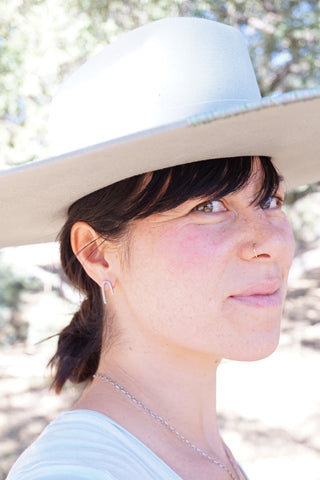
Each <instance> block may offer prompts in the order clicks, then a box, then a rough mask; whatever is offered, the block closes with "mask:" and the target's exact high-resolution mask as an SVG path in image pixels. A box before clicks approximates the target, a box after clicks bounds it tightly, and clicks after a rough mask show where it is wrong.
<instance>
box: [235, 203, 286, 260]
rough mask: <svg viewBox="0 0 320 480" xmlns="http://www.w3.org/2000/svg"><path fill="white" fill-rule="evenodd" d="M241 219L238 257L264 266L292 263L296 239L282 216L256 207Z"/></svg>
mask: <svg viewBox="0 0 320 480" xmlns="http://www.w3.org/2000/svg"><path fill="white" fill-rule="evenodd" d="M239 220H240V223H241V225H239V231H240V232H241V233H240V236H239V255H240V256H241V258H242V259H244V260H247V261H255V262H265V263H267V262H274V261H276V260H282V259H283V260H287V261H288V262H290V263H291V261H292V258H293V254H294V240H293V234H292V230H291V227H290V224H289V222H288V220H287V218H286V217H285V215H284V214H283V213H281V214H275V215H274V214H273V213H270V212H268V211H265V210H262V209H257V208H255V209H253V211H252V212H250V214H246V215H244V216H242V218H241V219H239Z"/></svg>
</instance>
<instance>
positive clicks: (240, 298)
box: [229, 279, 282, 308]
mask: <svg viewBox="0 0 320 480" xmlns="http://www.w3.org/2000/svg"><path fill="white" fill-rule="evenodd" d="M229 298H230V299H231V300H233V301H235V302H238V303H242V304H244V305H248V306H252V307H260V308H273V307H279V306H281V304H282V296H281V281H280V280H278V279H272V280H267V281H264V282H262V283H256V284H254V285H251V286H249V287H247V288H245V289H244V290H242V291H241V292H240V293H237V294H235V295H230V297H229Z"/></svg>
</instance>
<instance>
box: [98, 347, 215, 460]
mask: <svg viewBox="0 0 320 480" xmlns="http://www.w3.org/2000/svg"><path fill="white" fill-rule="evenodd" d="M218 363H219V362H218V361H215V360H214V359H213V358H212V357H209V356H207V355H200V354H197V353H194V352H193V353H192V354H191V353H190V352H185V351H183V350H182V349H181V350H179V349H175V350H174V352H172V351H170V349H169V348H168V347H167V346H166V345H162V346H159V343H158V344H157V345H150V343H149V345H148V348H146V347H145V344H144V345H143V348H141V349H139V348H138V345H135V346H134V347H133V346H132V345H130V348H127V349H126V348H124V346H123V344H122V345H121V346H120V344H118V345H117V346H114V347H113V348H112V349H111V350H110V351H108V353H107V354H105V355H102V357H101V362H100V366H99V368H98V372H99V373H101V374H103V375H107V376H108V377H111V378H112V379H113V380H114V381H116V382H117V383H119V384H120V385H122V386H123V387H124V388H125V389H126V390H127V391H128V392H130V394H132V395H134V396H135V397H136V398H137V399H138V400H139V401H141V402H142V403H143V404H144V405H145V406H146V407H148V408H150V409H151V410H152V411H154V412H155V413H156V414H157V415H159V416H161V417H163V418H164V419H165V420H167V421H168V422H169V424H173V425H174V426H175V428H176V429H177V430H178V431H179V432H180V433H181V434H183V435H184V436H185V437H187V438H188V439H189V440H190V441H192V442H193V443H195V444H196V445H197V446H199V447H200V448H203V449H205V450H207V451H210V450H217V448H218V449H219V450H220V451H221V450H222V446H221V441H220V436H219V431H218V425H217V415H216V371H217V366H218ZM146 366H147V367H146ZM110 387H111V388H112V386H111V385H109V386H106V385H104V382H103V381H101V379H97V381H95V382H93V385H92V388H93V389H95V390H96V391H97V392H98V391H99V389H105V388H110ZM114 393H115V394H116V395H117V396H118V397H119V396H121V395H122V397H123V394H121V392H119V391H117V392H114ZM123 401H125V402H128V401H129V402H130V400H129V399H128V398H127V399H124V398H123ZM137 413H138V412H137Z"/></svg>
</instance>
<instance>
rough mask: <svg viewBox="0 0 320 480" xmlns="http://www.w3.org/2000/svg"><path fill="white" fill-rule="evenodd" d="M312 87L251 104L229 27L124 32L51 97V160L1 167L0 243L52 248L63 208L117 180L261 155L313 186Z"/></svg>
mask: <svg viewBox="0 0 320 480" xmlns="http://www.w3.org/2000/svg"><path fill="white" fill-rule="evenodd" d="M319 131H320V88H316V89H312V90H307V91H306V90H304V91H300V92H292V93H289V94H284V95H280V96H277V97H269V98H264V99H261V96H260V92H259V88H258V86H257V82H256V78H255V75H254V72H253V68H252V65H251V62H250V58H249V55H248V51H247V47H246V44H245V40H244V38H243V37H242V35H241V34H240V33H239V31H238V30H236V29H234V28H231V27H229V26H226V25H223V24H220V23H217V22H213V21H210V20H204V19H199V18H185V17H180V18H169V19H163V20H159V21H157V22H153V23H150V24H148V25H145V26H143V27H141V28H138V29H136V30H133V31H132V32H129V33H127V34H125V35H123V36H122V37H120V38H119V39H118V40H117V41H116V42H114V43H113V44H111V45H109V46H107V47H106V48H105V49H104V50H103V51H102V52H101V53H100V54H98V55H96V56H95V57H93V58H92V59H91V60H89V61H88V62H87V63H86V64H85V65H83V66H82V67H81V68H80V69H79V70H77V71H76V72H75V73H74V74H73V75H72V76H71V78H69V79H68V80H67V81H66V82H65V83H64V84H63V85H62V87H61V88H60V90H59V91H58V93H57V95H56V98H55V99H54V101H53V106H52V118H51V140H52V145H53V156H52V157H51V158H49V159H46V160H42V161H40V162H35V163H30V164H27V165H24V166H22V167H18V168H15V169H11V170H6V171H4V172H1V175H0V218H1V231H0V247H3V246H9V245H22V244H29V243H39V242H48V241H54V240H55V239H56V236H57V234H58V232H59V230H60V228H61V227H62V225H63V223H64V221H65V219H66V212H67V209H68V207H69V206H70V205H71V204H72V203H73V202H74V201H75V200H77V199H79V198H80V197H82V196H84V195H86V194H88V193H90V192H93V191H95V190H98V189H99V188H102V187H104V186H107V185H110V184H112V183H114V182H117V181H119V180H122V179H124V178H127V177H130V176H133V175H136V174H139V173H143V172H147V171H151V170H156V169H160V168H165V167H168V166H172V165H178V164H182V163H188V162H193V161H198V160H205V159H210V158H212V159H214V158H221V157H234V156H240V155H268V156H271V157H272V158H273V161H274V162H275V164H276V166H277V167H278V168H279V170H280V172H281V173H282V174H283V175H284V177H285V179H286V181H287V185H288V188H293V187H296V186H297V185H301V184H307V183H312V182H316V181H318V180H320V135H319Z"/></svg>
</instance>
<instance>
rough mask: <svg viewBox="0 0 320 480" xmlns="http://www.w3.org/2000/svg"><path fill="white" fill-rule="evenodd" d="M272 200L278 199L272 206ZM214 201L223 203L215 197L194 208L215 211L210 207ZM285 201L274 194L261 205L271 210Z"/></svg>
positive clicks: (199, 210) (264, 208)
mask: <svg viewBox="0 0 320 480" xmlns="http://www.w3.org/2000/svg"><path fill="white" fill-rule="evenodd" d="M272 200H276V206H275V207H271V208H270V204H271V202H272ZM214 202H218V203H220V204H221V205H223V203H222V202H221V200H217V199H213V200H209V201H207V202H203V203H200V204H199V205H197V206H196V207H194V209H193V210H194V211H196V212H203V213H214V212H212V209H210V207H208V206H210V205H211V206H212V204H213V203H214ZM283 203H284V199H283V198H281V197H279V196H278V195H272V196H270V197H268V198H267V199H266V200H262V201H261V202H259V207H260V208H261V209H262V210H268V209H270V210H271V209H274V208H281V207H282V206H283ZM223 206H224V205H223ZM224 211H225V210H221V212H224ZM221 212H218V213H221Z"/></svg>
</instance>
